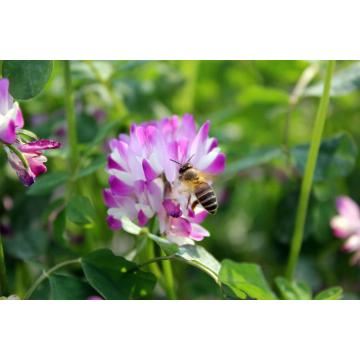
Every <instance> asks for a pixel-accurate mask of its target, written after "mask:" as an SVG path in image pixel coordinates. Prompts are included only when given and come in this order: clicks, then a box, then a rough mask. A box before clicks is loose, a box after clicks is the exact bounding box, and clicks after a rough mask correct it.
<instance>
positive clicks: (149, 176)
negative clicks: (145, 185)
mask: <svg viewBox="0 0 360 360" xmlns="http://www.w3.org/2000/svg"><path fill="white" fill-rule="evenodd" d="M142 167H143V170H144V175H145V178H146V180H147V181H153V180H154V179H155V178H156V177H157V176H158V174H157V173H156V172H155V171H154V169H153V168H152V167H151V165H150V164H149V162H148V161H147V160H146V159H143V161H142Z"/></svg>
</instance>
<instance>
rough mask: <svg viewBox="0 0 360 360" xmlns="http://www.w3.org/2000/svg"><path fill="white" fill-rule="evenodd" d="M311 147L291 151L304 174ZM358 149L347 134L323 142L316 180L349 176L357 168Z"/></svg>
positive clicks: (300, 147) (298, 167)
mask: <svg viewBox="0 0 360 360" xmlns="http://www.w3.org/2000/svg"><path fill="white" fill-rule="evenodd" d="M308 152H309V145H299V146H296V147H295V148H293V149H292V150H291V155H292V157H293V159H294V162H295V166H296V167H297V169H298V170H299V171H300V173H301V174H304V172H305V167H306V161H307V157H308ZM357 153H358V149H357V146H356V144H355V142H354V140H353V138H352V137H351V136H350V135H349V134H347V133H340V134H337V135H335V136H333V137H331V138H329V139H326V140H324V141H322V143H321V145H320V150H319V157H318V160H317V164H316V169H315V174H314V180H315V181H322V180H329V179H335V178H338V177H343V176H346V175H348V174H349V173H350V172H351V171H352V169H353V168H354V166H355V163H356V157H357Z"/></svg>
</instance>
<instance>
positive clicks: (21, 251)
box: [5, 229, 48, 260]
mask: <svg viewBox="0 0 360 360" xmlns="http://www.w3.org/2000/svg"><path fill="white" fill-rule="evenodd" d="M47 246H48V237H47V233H46V232H45V231H43V230H37V229H27V230H23V231H21V232H17V233H16V235H15V237H14V238H10V239H6V241H5V247H6V251H7V253H9V254H10V255H12V256H14V257H16V258H18V259H21V260H37V259H38V258H39V257H40V256H41V255H43V254H44V253H45V252H46V249H47Z"/></svg>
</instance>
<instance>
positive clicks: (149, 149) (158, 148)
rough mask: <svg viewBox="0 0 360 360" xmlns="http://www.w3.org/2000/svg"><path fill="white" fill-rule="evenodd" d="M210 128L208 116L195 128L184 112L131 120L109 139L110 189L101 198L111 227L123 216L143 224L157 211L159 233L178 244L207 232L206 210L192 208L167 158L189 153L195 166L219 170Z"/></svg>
mask: <svg viewBox="0 0 360 360" xmlns="http://www.w3.org/2000/svg"><path fill="white" fill-rule="evenodd" d="M209 129H210V122H209V121H207V122H205V123H204V124H203V125H202V126H201V127H200V129H199V130H198V131H196V125H195V121H194V118H193V116H192V115H188V114H186V115H184V116H183V117H182V118H179V117H177V116H172V117H170V118H165V119H163V120H159V121H150V122H146V123H143V124H140V125H132V126H131V129H130V135H125V134H121V135H120V136H119V138H118V139H113V140H111V141H110V143H109V146H110V150H111V153H110V155H109V157H108V173H109V184H110V188H109V189H105V190H104V199H105V203H106V205H107V206H108V207H109V210H108V223H109V226H110V227H111V228H112V229H113V230H117V229H120V228H121V219H122V217H128V218H129V219H130V220H133V221H137V223H138V224H139V225H140V226H145V225H146V224H147V222H148V220H149V219H151V218H152V217H154V216H157V218H158V220H159V227H160V232H161V234H163V235H165V236H166V237H167V238H168V239H169V240H170V241H173V242H175V243H177V244H179V245H184V244H192V243H193V241H194V240H195V241H199V240H202V239H203V238H204V237H205V236H209V235H210V234H209V232H208V231H207V230H206V229H204V228H203V227H202V226H201V225H200V223H201V222H202V221H203V220H204V219H205V217H206V215H207V212H206V211H204V209H202V208H201V206H197V208H196V209H195V212H194V211H192V209H191V204H192V202H193V201H190V202H189V194H188V193H185V192H184V191H183V190H182V189H181V184H180V183H179V180H178V171H179V165H177V164H176V163H174V162H173V161H171V160H175V161H178V162H180V163H183V162H185V161H186V160H188V159H189V158H190V157H192V159H191V164H192V165H193V166H194V167H195V168H196V169H198V170H200V171H203V172H205V173H208V174H213V175H216V174H219V173H221V172H222V171H223V170H224V167H225V155H224V154H223V153H222V152H221V151H220V148H219V147H218V142H217V140H216V139H215V138H210V137H209ZM193 200H194V199H193Z"/></svg>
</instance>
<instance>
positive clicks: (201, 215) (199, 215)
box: [189, 209, 209, 224]
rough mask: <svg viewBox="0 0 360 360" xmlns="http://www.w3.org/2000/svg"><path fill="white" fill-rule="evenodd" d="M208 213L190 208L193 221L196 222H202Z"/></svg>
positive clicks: (190, 216)
mask: <svg viewBox="0 0 360 360" xmlns="http://www.w3.org/2000/svg"><path fill="white" fill-rule="evenodd" d="M208 215H209V213H208V212H207V211H200V212H199V213H197V214H195V213H194V212H193V211H192V210H191V209H190V210H189V218H190V219H191V222H193V223H196V224H200V223H202V222H203V221H204V220H205V219H206V217H207V216H208Z"/></svg>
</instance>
